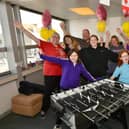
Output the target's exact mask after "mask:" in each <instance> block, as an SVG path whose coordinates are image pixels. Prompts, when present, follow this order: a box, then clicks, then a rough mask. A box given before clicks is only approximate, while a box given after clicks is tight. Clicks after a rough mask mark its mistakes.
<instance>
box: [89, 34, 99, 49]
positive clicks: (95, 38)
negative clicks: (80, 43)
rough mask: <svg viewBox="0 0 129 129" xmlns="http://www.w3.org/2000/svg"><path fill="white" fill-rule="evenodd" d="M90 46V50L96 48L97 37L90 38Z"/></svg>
mask: <svg viewBox="0 0 129 129" xmlns="http://www.w3.org/2000/svg"><path fill="white" fill-rule="evenodd" d="M90 45H91V47H92V48H97V45H98V37H97V36H95V35H92V36H91V37H90Z"/></svg>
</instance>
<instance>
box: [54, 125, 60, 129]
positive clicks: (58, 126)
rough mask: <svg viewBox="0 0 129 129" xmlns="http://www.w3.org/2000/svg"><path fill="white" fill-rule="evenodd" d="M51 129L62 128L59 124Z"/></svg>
mask: <svg viewBox="0 0 129 129" xmlns="http://www.w3.org/2000/svg"><path fill="white" fill-rule="evenodd" d="M53 129H62V128H61V126H60V125H55V126H54V128H53Z"/></svg>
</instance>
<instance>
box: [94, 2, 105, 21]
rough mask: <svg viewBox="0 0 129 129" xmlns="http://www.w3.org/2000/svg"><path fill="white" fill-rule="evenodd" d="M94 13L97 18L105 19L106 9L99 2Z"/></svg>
mask: <svg viewBox="0 0 129 129" xmlns="http://www.w3.org/2000/svg"><path fill="white" fill-rule="evenodd" d="M96 15H97V17H98V19H99V20H106V19H107V11H106V9H105V8H104V6H103V5H101V4H99V5H98V7H97V10H96Z"/></svg>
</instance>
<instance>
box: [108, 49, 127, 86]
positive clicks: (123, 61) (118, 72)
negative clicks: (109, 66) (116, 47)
mask: <svg viewBox="0 0 129 129" xmlns="http://www.w3.org/2000/svg"><path fill="white" fill-rule="evenodd" d="M118 76H119V79H118V81H120V82H122V83H126V84H129V52H128V51H127V50H122V51H121V52H120V53H119V57H118V63H117V67H116V69H115V71H114V72H113V75H112V76H111V79H112V80H114V79H115V78H116V77H118Z"/></svg>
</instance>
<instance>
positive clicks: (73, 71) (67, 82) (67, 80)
mask: <svg viewBox="0 0 129 129" xmlns="http://www.w3.org/2000/svg"><path fill="white" fill-rule="evenodd" d="M40 58H42V59H44V60H48V61H51V62H54V63H57V64H60V65H61V66H62V76H61V81H60V87H61V88H62V89H72V88H76V87H78V86H79V84H80V75H81V74H82V75H83V76H84V77H85V78H87V79H88V80H89V81H95V78H94V77H93V76H92V75H91V74H90V73H89V72H88V71H87V70H86V69H85V67H84V66H83V65H82V64H81V63H77V64H76V65H75V66H74V65H73V63H72V62H71V61H70V60H68V59H60V58H56V57H50V56H45V55H40Z"/></svg>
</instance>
